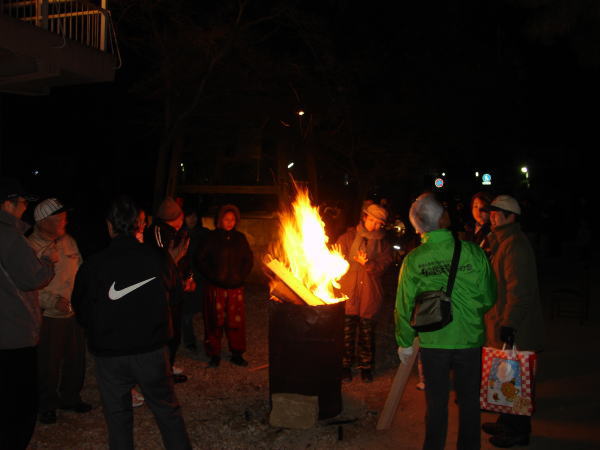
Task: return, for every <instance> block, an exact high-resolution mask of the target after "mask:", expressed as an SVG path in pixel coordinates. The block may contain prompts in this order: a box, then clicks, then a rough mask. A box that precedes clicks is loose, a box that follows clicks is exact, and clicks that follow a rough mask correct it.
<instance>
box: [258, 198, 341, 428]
mask: <svg viewBox="0 0 600 450" xmlns="http://www.w3.org/2000/svg"><path fill="white" fill-rule="evenodd" d="M280 220H281V230H280V236H279V240H278V241H277V242H276V245H275V248H274V249H273V252H272V256H268V257H267V261H265V264H266V266H267V267H268V268H269V269H270V271H271V272H272V280H271V285H270V288H271V300H273V301H272V302H271V303H270V305H269V391H270V395H271V403H272V406H273V411H275V409H276V407H277V405H276V404H275V403H276V401H275V400H276V399H278V398H282V397H281V396H282V395H283V396H285V395H289V398H292V399H299V401H300V402H302V400H303V399H313V400H314V403H315V404H318V418H319V419H326V418H329V417H333V416H335V415H337V414H339V413H340V412H341V410H342V394H341V375H342V352H343V344H344V342H343V327H344V300H346V297H344V296H341V294H339V293H337V294H336V289H337V288H339V285H338V280H339V279H340V278H341V277H342V276H343V275H344V274H345V273H346V271H347V270H348V267H349V265H348V262H347V261H346V260H345V259H344V258H343V256H342V254H341V252H339V251H338V250H337V249H335V248H329V247H328V245H327V241H328V238H327V235H326V234H325V227H324V224H323V221H322V220H321V217H320V215H319V212H318V209H317V208H316V207H315V206H313V205H312V204H311V202H310V199H309V195H308V192H307V191H306V190H303V189H297V194H296V199H295V201H294V203H293V204H292V208H291V210H290V211H285V212H282V213H281V214H280ZM280 394H281V395H280ZM292 404H293V401H292ZM282 408H284V409H286V410H287V411H286V413H292V414H293V407H292V408H291V409H292V410H290V405H289V404H288V405H286V406H285V407H282ZM272 417H273V414H272Z"/></svg>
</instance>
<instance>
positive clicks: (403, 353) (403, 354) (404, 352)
mask: <svg viewBox="0 0 600 450" xmlns="http://www.w3.org/2000/svg"><path fill="white" fill-rule="evenodd" d="M412 354H413V348H412V347H398V358H400V362H401V363H402V364H408V359H409V358H410V357H411V356H412Z"/></svg>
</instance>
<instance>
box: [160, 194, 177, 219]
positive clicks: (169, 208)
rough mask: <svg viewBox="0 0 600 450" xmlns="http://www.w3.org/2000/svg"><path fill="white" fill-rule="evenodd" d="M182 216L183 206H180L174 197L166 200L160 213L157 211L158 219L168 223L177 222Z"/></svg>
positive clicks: (161, 206)
mask: <svg viewBox="0 0 600 450" xmlns="http://www.w3.org/2000/svg"><path fill="white" fill-rule="evenodd" d="M182 214H183V211H182V209H181V206H179V203H177V202H176V201H175V199H174V198H173V197H167V198H165V199H164V200H163V201H162V203H161V204H160V206H159V207H158V211H156V217H158V218H159V219H161V220H164V221H166V222H170V221H171V220H175V219H177V218H178V217H179V216H181V215H182Z"/></svg>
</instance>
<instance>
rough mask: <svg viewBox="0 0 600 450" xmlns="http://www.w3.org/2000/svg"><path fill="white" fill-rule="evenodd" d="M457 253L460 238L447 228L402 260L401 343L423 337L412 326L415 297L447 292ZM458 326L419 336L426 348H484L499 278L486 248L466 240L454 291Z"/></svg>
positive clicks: (398, 302) (398, 308) (398, 318)
mask: <svg viewBox="0 0 600 450" xmlns="http://www.w3.org/2000/svg"><path fill="white" fill-rule="evenodd" d="M453 253H454V238H453V236H452V233H451V232H450V231H448V230H446V229H439V230H435V231H430V232H429V233H425V234H424V235H423V237H422V244H421V245H420V246H419V247H417V248H415V249H414V250H413V251H411V252H410V253H409V254H408V255H406V257H405V258H404V261H403V262H402V267H401V269H400V277H399V280H398V292H397V294H396V309H395V312H394V315H395V321H396V341H397V343H398V345H399V346H400V347H410V346H411V345H412V343H413V340H414V338H415V336H416V335H417V333H416V332H415V330H414V329H413V328H412V327H411V326H410V318H411V315H412V311H413V309H414V307H415V297H416V296H417V295H418V294H420V293H422V292H425V291H436V290H440V289H442V290H444V291H445V290H446V286H447V284H448V275H449V272H450V265H451V263H452V255H453ZM451 299H452V322H450V323H449V324H448V325H446V326H445V327H444V328H442V329H441V330H437V331H429V332H421V333H419V343H420V345H421V347H424V348H441V349H463V348H475V347H481V346H482V345H483V343H484V341H485V326H484V319H483V317H484V314H485V313H486V311H488V310H489V309H490V307H491V306H492V305H493V304H494V301H495V299H496V280H495V278H494V272H493V271H492V268H491V266H490V263H489V261H488V259H487V257H486V256H485V253H484V252H483V250H481V248H479V247H478V246H476V245H475V244H473V243H472V242H466V241H461V254H460V260H459V262H458V270H457V272H456V278H455V281H454V287H453V290H452V293H451Z"/></svg>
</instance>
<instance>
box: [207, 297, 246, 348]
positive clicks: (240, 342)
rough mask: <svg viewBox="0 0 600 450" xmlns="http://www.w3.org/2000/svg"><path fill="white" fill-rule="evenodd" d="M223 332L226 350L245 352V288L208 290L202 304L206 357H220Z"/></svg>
mask: <svg viewBox="0 0 600 450" xmlns="http://www.w3.org/2000/svg"><path fill="white" fill-rule="evenodd" d="M223 330H225V334H226V335H227V341H228V343H229V350H230V351H231V352H237V353H243V352H244V351H246V313H245V308H244V288H243V287H240V288H237V289H223V288H220V287H217V286H213V285H210V286H208V292H207V296H206V299H205V301H204V346H205V349H206V354H207V355H208V356H220V354H221V340H222V338H223Z"/></svg>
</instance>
